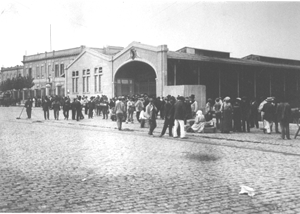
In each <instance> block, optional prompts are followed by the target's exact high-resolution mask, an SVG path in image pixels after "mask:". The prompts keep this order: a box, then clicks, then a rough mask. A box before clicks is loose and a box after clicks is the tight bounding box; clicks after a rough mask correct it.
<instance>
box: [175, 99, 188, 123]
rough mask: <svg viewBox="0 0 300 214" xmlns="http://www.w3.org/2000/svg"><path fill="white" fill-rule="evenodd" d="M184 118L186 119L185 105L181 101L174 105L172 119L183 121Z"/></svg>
mask: <svg viewBox="0 0 300 214" xmlns="http://www.w3.org/2000/svg"><path fill="white" fill-rule="evenodd" d="M185 117H186V108H185V103H184V102H183V101H181V100H178V101H177V102H176V103H175V105H174V119H175V120H185Z"/></svg>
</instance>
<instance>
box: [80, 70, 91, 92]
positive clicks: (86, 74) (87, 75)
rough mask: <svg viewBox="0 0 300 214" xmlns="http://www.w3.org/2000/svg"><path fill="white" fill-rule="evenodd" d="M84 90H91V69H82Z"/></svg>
mask: <svg viewBox="0 0 300 214" xmlns="http://www.w3.org/2000/svg"><path fill="white" fill-rule="evenodd" d="M82 81H83V92H89V91H90V89H89V86H90V69H87V70H83V71H82Z"/></svg>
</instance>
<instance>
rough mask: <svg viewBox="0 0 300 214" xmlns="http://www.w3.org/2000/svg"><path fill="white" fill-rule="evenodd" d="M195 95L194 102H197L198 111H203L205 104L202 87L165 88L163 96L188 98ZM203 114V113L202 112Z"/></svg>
mask: <svg viewBox="0 0 300 214" xmlns="http://www.w3.org/2000/svg"><path fill="white" fill-rule="evenodd" d="M192 94H194V95H195V100H196V101H197V102H198V109H201V110H204V109H205V103H206V87H205V86H204V85H172V86H165V87H164V93H163V96H164V97H166V96H168V95H171V96H174V97H177V96H178V95H179V96H184V97H189V96H191V95H192ZM203 112H204V111H203Z"/></svg>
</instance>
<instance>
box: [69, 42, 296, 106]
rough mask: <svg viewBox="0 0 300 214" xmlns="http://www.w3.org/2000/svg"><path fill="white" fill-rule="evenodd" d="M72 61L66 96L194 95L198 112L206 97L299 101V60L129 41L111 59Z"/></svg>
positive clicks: (91, 57) (86, 55)
mask: <svg viewBox="0 0 300 214" xmlns="http://www.w3.org/2000/svg"><path fill="white" fill-rule="evenodd" d="M75 61H76V62H74V63H73V64H71V65H70V66H68V67H67V69H66V72H67V78H66V82H67V84H66V86H67V88H66V90H68V91H69V95H70V96H71V97H75V96H77V95H83V94H84V95H87V96H95V95H98V94H105V95H107V96H109V97H115V96H119V95H134V94H145V93H146V94H148V95H154V96H167V95H168V94H171V95H174V96H177V95H183V96H189V95H190V94H195V95H196V97H198V98H197V101H198V102H199V103H200V108H204V105H205V103H206V99H207V98H212V99H215V98H217V97H223V98H224V97H225V96H230V97H231V98H236V97H242V96H246V97H247V98H249V99H253V98H266V97H268V96H275V97H279V98H286V99H288V100H289V101H292V102H294V101H297V100H298V102H299V93H300V88H299V83H300V75H299V74H300V61H298V60H289V59H279V58H273V57H263V56H258V55H249V56H247V57H244V58H241V59H239V58H232V57H230V53H229V52H221V51H212V50H204V49H197V48H192V47H184V48H182V49H180V50H178V51H170V50H168V47H167V45H160V46H150V45H145V44H141V43H139V42H132V43H131V44H130V45H128V46H127V47H126V48H124V49H122V50H121V51H119V52H117V53H116V54H111V55H107V54H105V53H101V54H97V53H96V52H94V53H92V51H87V50H86V51H85V53H83V54H82V55H81V56H80V57H78V58H77V59H75ZM99 69H100V70H101V72H100V73H98V72H99ZM99 76H100V79H99ZM87 80H88V82H86V81H87ZM97 81H98V82H97Z"/></svg>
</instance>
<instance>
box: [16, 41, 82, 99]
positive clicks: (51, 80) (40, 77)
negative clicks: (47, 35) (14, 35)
mask: <svg viewBox="0 0 300 214" xmlns="http://www.w3.org/2000/svg"><path fill="white" fill-rule="evenodd" d="M84 48H85V47H84V46H81V47H77V48H71V49H65V50H59V51H51V52H45V53H40V54H35V55H27V56H23V61H22V62H23V64H24V73H23V74H24V76H26V75H29V76H31V77H33V78H34V83H35V85H34V86H33V88H31V90H30V96H35V97H41V96H45V95H59V96H64V95H65V68H66V67H67V66H68V65H69V64H70V63H71V62H72V61H73V60H74V59H75V58H76V57H77V56H78V55H79V54H80V53H81V52H82V50H83V49H84Z"/></svg>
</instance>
